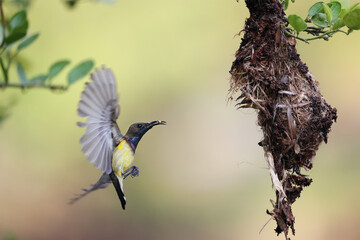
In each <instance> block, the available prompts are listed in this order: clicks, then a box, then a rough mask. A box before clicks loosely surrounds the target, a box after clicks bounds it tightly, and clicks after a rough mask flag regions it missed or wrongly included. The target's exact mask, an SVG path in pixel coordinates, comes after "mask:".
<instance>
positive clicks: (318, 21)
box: [311, 13, 329, 27]
mask: <svg viewBox="0 0 360 240" xmlns="http://www.w3.org/2000/svg"><path fill="white" fill-rule="evenodd" d="M311 21H312V22H313V23H314V24H315V25H317V26H319V27H327V26H329V22H328V21H327V18H326V15H325V13H317V14H316V15H315V16H313V17H312V18H311Z"/></svg>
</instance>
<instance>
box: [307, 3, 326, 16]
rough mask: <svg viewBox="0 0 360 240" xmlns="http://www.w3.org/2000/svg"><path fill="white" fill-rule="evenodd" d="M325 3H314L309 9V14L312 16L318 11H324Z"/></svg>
mask: <svg viewBox="0 0 360 240" xmlns="http://www.w3.org/2000/svg"><path fill="white" fill-rule="evenodd" d="M323 3H324V2H317V3H315V4H314V5H312V6H311V7H310V8H309V11H308V14H309V16H310V17H312V16H315V15H316V14H317V13H319V12H321V11H323V9H324V7H323Z"/></svg>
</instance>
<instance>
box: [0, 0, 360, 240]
mask: <svg viewBox="0 0 360 240" xmlns="http://www.w3.org/2000/svg"><path fill="white" fill-rule="evenodd" d="M313 2H315V1H296V3H295V4H291V5H290V7H289V10H288V13H289V14H290V13H295V12H296V13H297V14H299V15H302V16H306V12H307V10H306V9H307V8H308V7H309V6H310V5H311V4H312V3H313ZM247 16H248V11H247V9H246V7H245V5H244V3H243V1H240V3H237V2H236V1H235V0H228V1H224V0H213V1H200V0H183V1H168V0H152V1H140V0H121V1H120V0H119V1H117V2H116V3H115V4H114V5H107V4H95V3H91V2H84V3H82V4H79V5H78V6H77V7H76V8H75V9H73V10H69V9H67V8H66V7H65V6H64V4H63V2H62V1H55V0H53V1H34V3H33V5H32V7H31V8H30V9H29V12H28V18H29V21H30V24H31V25H30V30H31V31H33V32H37V31H39V32H41V36H40V38H39V39H38V40H37V42H36V43H34V45H33V46H31V47H29V48H28V49H27V50H25V51H24V53H23V55H22V57H23V58H24V59H29V62H28V64H29V65H30V67H31V68H30V73H29V74H31V73H37V72H41V71H46V70H47V68H48V66H49V65H50V63H52V62H54V61H56V60H58V59H61V58H68V59H71V60H73V62H79V61H81V60H82V59H84V58H88V57H89V58H92V59H94V60H95V62H96V66H101V65H102V64H105V65H106V66H108V67H110V68H112V69H113V71H114V73H115V75H116V77H117V83H118V91H119V92H120V105H121V115H120V118H119V121H118V123H119V125H120V127H121V129H122V130H123V132H125V131H126V129H127V127H128V126H129V125H130V124H131V123H132V122H136V121H151V120H157V119H161V120H166V121H167V122H168V125H167V126H165V127H156V128H154V129H153V130H152V131H150V132H149V133H148V134H146V136H145V137H144V138H143V139H142V141H141V143H140V145H139V148H138V150H137V155H136V165H137V166H139V168H140V176H139V177H137V178H134V179H131V178H129V179H127V180H126V181H125V185H124V188H125V194H126V196H127V201H128V203H127V209H126V211H123V210H122V209H121V205H120V203H119V200H118V198H117V196H116V193H115V191H114V189H113V187H112V186H109V187H108V188H106V189H104V190H99V191H96V192H94V193H92V194H90V195H89V196H87V197H86V198H84V199H82V200H81V201H79V202H78V203H76V204H75V205H72V206H69V205H67V202H68V200H69V199H70V198H71V197H72V196H73V195H74V194H75V193H80V191H81V188H84V187H88V186H89V185H90V184H92V183H95V182H96V181H97V179H98V177H99V176H100V174H101V173H100V171H99V170H96V169H95V168H94V167H93V166H92V165H91V164H89V163H88V162H87V160H86V158H85V156H83V155H82V153H81V148H80V144H79V138H80V137H81V135H82V134H83V132H84V129H80V128H78V127H77V126H76V124H75V123H76V122H77V121H79V120H81V119H80V118H79V117H77V115H76V108H77V103H78V101H79V97H80V94H81V91H82V90H83V88H84V83H85V81H87V80H82V81H79V82H78V83H76V84H75V85H74V86H72V87H71V88H70V89H69V90H68V91H67V92H65V93H62V94H57V93H55V94H54V93H52V92H50V91H48V90H43V89H39V90H37V89H33V90H30V91H26V92H25V93H22V92H21V91H20V90H18V89H6V90H4V91H0V100H1V101H2V102H4V101H8V100H9V99H15V100H16V105H15V106H14V107H13V108H12V109H11V116H10V117H9V118H8V119H7V120H5V121H4V122H3V124H2V125H1V126H0V238H7V237H9V236H10V237H15V238H16V239H34V240H36V239H55V240H57V239H59V240H60V239H61V240H63V239H283V236H280V237H276V235H275V233H274V231H273V229H274V228H275V222H274V221H271V222H270V223H269V224H268V225H267V226H266V227H265V229H264V230H263V231H262V233H261V234H259V230H260V229H261V227H262V226H263V225H264V224H265V222H266V221H267V220H268V219H269V216H268V215H267V214H266V213H265V210H266V209H271V204H270V202H269V199H274V191H273V189H272V186H271V180H270V177H269V173H268V171H267V170H266V167H267V165H266V162H265V159H264V156H263V150H262V149H261V148H260V147H259V146H258V145H257V143H258V142H259V141H260V140H261V137H262V134H261V131H260V129H259V127H258V126H257V125H256V113H255V112H254V111H250V110H239V111H236V110H235V107H234V103H228V102H227V97H228V92H227V91H228V88H229V77H230V75H229V73H228V71H229V70H230V67H231V63H232V61H233V60H234V53H235V51H236V50H237V49H238V47H239V44H240V40H241V38H240V37H238V36H236V34H237V33H238V32H239V31H240V30H241V29H242V28H243V25H244V20H245V18H246V17H247ZM359 41H360V33H359V32H354V33H352V34H351V35H350V36H344V35H340V34H338V36H335V37H334V38H333V39H331V40H330V41H329V42H325V41H321V40H319V41H315V42H312V43H311V44H310V45H309V44H304V43H298V51H299V53H300V55H301V58H302V60H303V61H305V62H306V63H307V65H308V66H309V68H310V71H311V72H312V73H313V75H314V76H315V77H316V79H317V80H318V81H319V82H320V88H321V90H322V94H323V95H324V96H325V98H326V99H327V101H328V103H330V104H331V105H332V106H335V107H336V108H337V109H338V114H339V118H338V122H337V123H336V124H335V125H334V126H333V128H332V132H331V133H330V135H329V143H328V144H327V145H325V144H323V145H322V146H321V148H320V150H319V151H318V154H317V157H316V158H315V160H314V168H313V170H311V171H310V172H309V174H310V176H311V177H312V178H313V180H314V182H313V183H312V185H311V186H310V187H309V188H307V189H305V190H304V191H303V193H302V196H301V198H300V199H299V200H298V201H297V202H296V203H295V204H294V205H293V211H294V215H295V217H296V223H295V227H296V236H295V237H292V239H354V240H355V239H360V229H359V225H360V208H359V203H360V193H359V187H360V174H359V170H360V162H359V158H360V153H359V147H360V140H359V136H360V127H359V121H360V114H359V111H358V110H359V104H360V98H359V90H360V83H359V59H358V58H359V53H360V45H359ZM12 76H13V77H16V74H15V73H12ZM61 76H63V77H59V78H58V79H57V80H55V82H54V83H58V84H65V82H66V81H65V79H66V75H65V73H62V75H61Z"/></svg>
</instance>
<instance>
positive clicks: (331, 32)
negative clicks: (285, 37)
mask: <svg viewBox="0 0 360 240" xmlns="http://www.w3.org/2000/svg"><path fill="white" fill-rule="evenodd" d="M336 32H342V33H345V34H346V35H348V34H347V33H346V32H344V31H342V30H339V29H336V30H332V31H329V32H326V33H324V34H321V35H319V36H316V37H312V38H307V39H305V40H306V41H311V40H315V39H320V38H324V37H325V36H329V35H330V34H333V33H336ZM329 37H330V36H329Z"/></svg>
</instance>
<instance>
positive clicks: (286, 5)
mask: <svg viewBox="0 0 360 240" xmlns="http://www.w3.org/2000/svg"><path fill="white" fill-rule="evenodd" d="M288 7H289V0H285V4H284V10H286V9H288Z"/></svg>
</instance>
